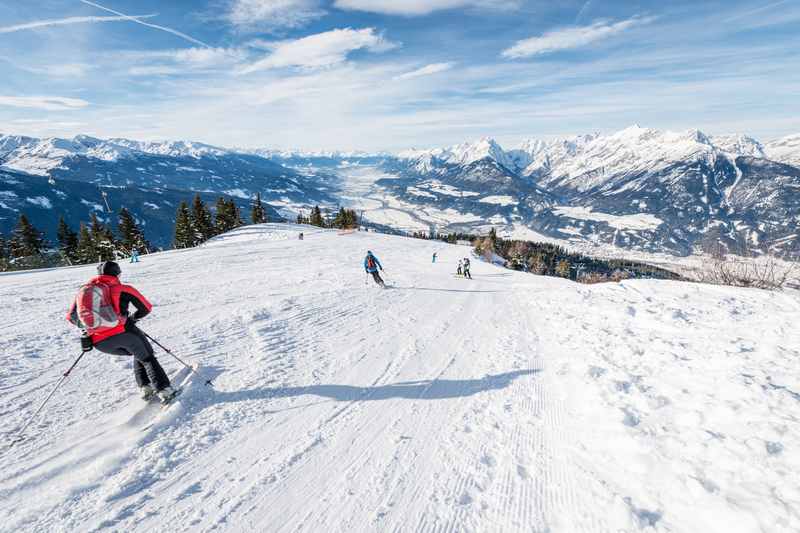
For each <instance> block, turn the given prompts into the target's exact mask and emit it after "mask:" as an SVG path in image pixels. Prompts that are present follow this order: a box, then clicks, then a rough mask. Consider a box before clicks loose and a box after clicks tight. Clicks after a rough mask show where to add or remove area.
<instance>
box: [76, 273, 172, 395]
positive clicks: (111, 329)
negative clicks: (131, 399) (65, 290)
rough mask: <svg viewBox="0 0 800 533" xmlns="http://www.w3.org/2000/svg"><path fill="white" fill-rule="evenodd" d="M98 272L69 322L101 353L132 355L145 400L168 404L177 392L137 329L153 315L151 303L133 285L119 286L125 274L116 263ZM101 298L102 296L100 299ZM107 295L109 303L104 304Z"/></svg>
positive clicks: (138, 383)
mask: <svg viewBox="0 0 800 533" xmlns="http://www.w3.org/2000/svg"><path fill="white" fill-rule="evenodd" d="M97 272H98V273H99V274H100V275H99V276H96V277H94V278H92V279H91V280H89V283H88V284H87V285H85V286H84V287H83V288H82V289H81V291H80V292H79V293H78V296H77V297H76V299H75V301H73V303H72V305H71V306H70V308H69V312H68V313H67V320H68V321H69V322H71V323H72V324H74V325H76V326H78V327H80V328H83V329H84V330H86V331H87V332H89V333H90V337H91V346H92V347H94V348H97V349H98V350H100V351H101V352H103V353H107V354H113V355H131V356H133V358H134V359H133V372H134V376H135V378H136V384H137V385H138V386H139V390H140V392H141V394H142V398H143V399H145V400H149V399H151V398H152V397H153V396H154V395H156V396H158V398H159V399H160V400H161V401H162V402H168V401H169V400H171V399H172V398H173V397H174V396H175V394H176V391H175V389H173V388H172V387H171V386H170V381H169V378H168V377H167V374H166V372H164V369H163V368H162V367H161V365H160V364H159V362H158V360H157V359H156V358H155V355H154V354H153V347H152V346H151V345H150V343H149V342H148V341H147V337H145V336H144V333H142V331H141V330H140V329H139V328H137V327H136V322H137V321H138V320H141V319H143V318H144V317H146V316H147V315H149V314H150V311H151V310H152V309H153V306H152V304H150V302H148V301H147V299H146V298H145V297H144V296H142V294H141V293H140V292H139V291H137V290H136V289H134V288H133V287H131V286H130V285H123V284H122V283H120V281H119V275H120V274H121V273H122V272H121V270H120V268H119V265H118V264H117V263H115V262H114V261H106V262H105V263H101V264H100V265H98V267H97ZM86 287H90V288H92V287H96V288H97V289H96V290H95V292H91V291H84V289H85V288H86ZM100 295H102V297H100V298H98V296H100ZM106 296H107V297H108V298H109V299H110V302H104V301H102V298H105V297H106ZM81 299H82V300H83V301H80V300H81ZM103 304H106V306H104V305H103ZM129 305H133V307H135V308H136V312H134V313H133V315H129V313H128V306H129ZM109 306H110V308H111V309H108V307H109ZM85 322H92V323H90V324H86V323H85ZM93 326H95V327H93ZM89 349H91V348H89Z"/></svg>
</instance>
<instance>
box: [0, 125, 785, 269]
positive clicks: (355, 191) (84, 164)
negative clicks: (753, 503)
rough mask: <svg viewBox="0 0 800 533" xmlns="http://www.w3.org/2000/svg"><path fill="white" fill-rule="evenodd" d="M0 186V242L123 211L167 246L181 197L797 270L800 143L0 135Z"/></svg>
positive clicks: (732, 138) (642, 133) (677, 137)
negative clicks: (374, 148)
mask: <svg viewBox="0 0 800 533" xmlns="http://www.w3.org/2000/svg"><path fill="white" fill-rule="evenodd" d="M0 171H2V175H0V232H3V233H8V232H9V231H10V230H11V228H12V227H13V225H14V223H15V221H16V218H17V216H18V214H19V212H22V211H25V212H29V213H32V215H33V216H32V220H33V222H34V224H35V225H38V226H40V227H42V228H44V229H48V234H49V235H48V236H49V237H50V238H51V240H52V239H53V238H54V233H50V231H49V228H51V227H54V225H55V223H56V222H57V220H58V216H59V215H60V214H64V215H65V216H66V217H67V220H68V222H70V224H72V225H73V226H75V227H77V225H78V223H79V222H80V221H81V220H87V219H88V216H89V214H90V212H91V211H93V210H94V211H95V212H97V214H98V215H100V216H101V217H102V218H105V219H109V220H113V219H115V215H113V214H112V213H114V212H116V211H118V210H119V208H120V207H122V206H125V207H127V208H128V209H129V210H130V211H132V212H133V213H134V215H135V216H136V217H137V218H138V219H140V220H141V221H142V222H143V223H144V224H145V226H146V229H147V230H149V231H147V234H148V238H150V239H151V240H152V241H153V242H156V243H158V244H160V245H162V246H167V245H169V244H170V242H171V238H172V235H171V231H172V223H173V222H174V214H175V208H176V207H177V203H179V202H180V201H181V200H183V199H186V200H189V199H190V198H191V196H192V195H193V194H194V191H200V192H201V193H202V194H203V195H205V196H206V197H207V198H208V199H209V200H213V199H214V198H216V197H218V196H226V197H233V198H236V199H237V201H239V203H240V204H241V205H242V206H243V207H246V205H247V204H248V203H249V200H250V198H252V197H253V196H254V195H255V194H256V193H257V192H260V193H261V195H262V198H263V200H264V201H265V202H266V203H269V204H270V205H271V206H272V209H273V211H272V212H271V214H273V216H278V213H281V214H283V215H285V216H286V217H289V218H293V217H294V216H295V215H296V213H297V212H298V211H300V210H304V209H307V208H308V206H311V205H315V204H320V205H323V206H328V207H332V208H333V207H336V206H337V205H340V204H341V205H345V206H352V205H356V204H357V205H358V206H359V207H358V208H359V209H365V211H366V212H365V219H366V220H368V221H369V220H372V221H374V222H375V223H376V224H381V225H385V226H390V227H396V228H398V229H404V230H409V229H410V228H411V227H413V228H414V229H415V230H420V229H422V230H426V229H434V230H436V231H440V232H446V231H465V232H473V233H481V232H487V231H489V229H490V228H495V229H496V230H497V231H498V232H500V233H501V234H505V235H508V236H516V237H519V238H527V239H536V238H539V237H544V238H553V239H559V240H561V241H571V242H573V243H590V244H597V245H605V244H613V245H616V246H621V247H627V248H632V249H639V250H645V251H652V252H668V253H676V254H688V253H691V252H692V251H694V250H696V249H698V248H700V247H703V246H706V245H711V244H713V243H716V242H721V243H723V244H724V245H725V246H727V247H728V249H730V250H733V251H741V250H743V249H745V248H748V249H751V250H752V249H756V250H772V251H775V252H778V253H785V254H791V255H795V256H797V255H800V237H798V231H800V228H798V226H799V225H800V135H794V136H788V137H784V138H782V139H778V140H775V141H770V142H766V143H761V142H759V141H758V140H756V139H753V138H751V137H748V136H744V135H726V136H708V135H705V134H704V133H702V132H700V131H698V130H688V131H683V132H669V131H660V130H655V129H648V128H641V127H639V126H632V127H630V128H626V129H624V130H622V131H619V132H616V133H613V134H609V135H599V134H588V135H580V136H575V137H570V138H563V139H548V140H542V139H531V140H527V141H525V142H523V143H521V144H520V145H519V146H518V147H516V148H513V149H504V148H503V147H502V146H500V145H499V144H498V143H497V142H495V141H494V140H492V139H490V138H484V139H480V140H478V141H476V142H471V143H462V144H458V145H455V146H451V147H447V148H436V149H432V150H407V151H404V152H401V153H399V154H395V155H391V154H386V153H379V154H370V153H364V152H297V151H280V150H267V149H263V150H252V149H234V150H228V149H225V148H219V147H215V146H210V145H207V144H202V143H193V142H185V141H177V142H140V141H132V140H127V139H108V140H103V139H96V138H92V137H88V136H77V137H74V138H72V139H57V138H52V139H35V138H30V137H21V136H10V135H9V136H3V135H0ZM370 175H374V176H377V177H378V178H380V179H378V178H375V179H374V180H372V181H370V179H369V176H370ZM354 202H355V204H354ZM106 204H108V205H106ZM109 210H110V212H109ZM408 224H413V225H412V226H409V225H408ZM148 225H150V226H149V227H148Z"/></svg>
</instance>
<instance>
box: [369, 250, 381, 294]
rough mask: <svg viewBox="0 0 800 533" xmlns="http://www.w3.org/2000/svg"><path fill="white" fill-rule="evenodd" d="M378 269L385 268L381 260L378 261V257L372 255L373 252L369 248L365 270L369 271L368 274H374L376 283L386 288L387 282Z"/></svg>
mask: <svg viewBox="0 0 800 533" xmlns="http://www.w3.org/2000/svg"><path fill="white" fill-rule="evenodd" d="M378 269H381V270H383V266H382V265H381V262H380V261H378V258H377V257H375V256H374V255H372V252H371V251H369V250H367V256H366V257H365V258H364V270H366V271H367V274H372V279H374V280H375V283H377V284H378V285H380V286H381V287H383V288H384V289H385V288H386V284H385V283H384V282H383V279H381V275H380V274H378Z"/></svg>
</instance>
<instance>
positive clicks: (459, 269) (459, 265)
mask: <svg viewBox="0 0 800 533" xmlns="http://www.w3.org/2000/svg"><path fill="white" fill-rule="evenodd" d="M461 264H462V261H461V259H459V260H458V269H457V270H456V276H460V275H461Z"/></svg>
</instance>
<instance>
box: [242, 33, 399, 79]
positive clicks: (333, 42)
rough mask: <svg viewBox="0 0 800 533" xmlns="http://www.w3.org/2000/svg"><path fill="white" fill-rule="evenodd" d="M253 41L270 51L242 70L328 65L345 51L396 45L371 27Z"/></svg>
mask: <svg viewBox="0 0 800 533" xmlns="http://www.w3.org/2000/svg"><path fill="white" fill-rule="evenodd" d="M257 44H258V45H260V46H262V47H264V48H267V49H270V50H271V53H270V54H269V55H268V56H267V57H265V58H264V59H261V60H259V61H256V62H255V63H252V64H251V65H248V66H247V67H245V68H243V69H242V70H241V72H242V73H243V74H247V73H250V72H255V71H258V70H266V69H272V68H282V67H300V68H307V69H314V68H324V67H330V66H333V65H336V64H339V63H342V62H344V61H345V60H346V59H347V56H348V54H350V53H351V52H354V51H356V50H369V51H370V52H383V51H386V50H391V49H392V48H395V47H397V46H398V44H397V43H392V42H390V41H387V40H386V39H384V37H383V36H382V35H381V34H379V33H376V31H375V28H364V29H361V30H354V29H352V28H344V29H336V30H331V31H327V32H324V33H318V34H315V35H309V36H308V37H303V38H301V39H296V40H292V41H275V42H263V41H259V42H258V43H257Z"/></svg>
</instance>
